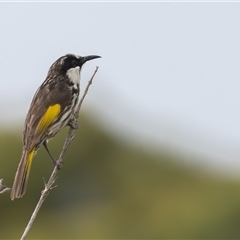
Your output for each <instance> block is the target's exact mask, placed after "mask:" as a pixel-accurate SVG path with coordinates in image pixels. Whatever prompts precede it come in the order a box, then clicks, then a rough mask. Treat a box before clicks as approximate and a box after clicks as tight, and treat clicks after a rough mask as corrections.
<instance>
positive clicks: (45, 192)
mask: <svg viewBox="0 0 240 240" xmlns="http://www.w3.org/2000/svg"><path fill="white" fill-rule="evenodd" d="M97 71H98V67H96V70H95V72H94V73H93V75H92V77H91V79H90V80H89V82H88V84H87V86H86V88H85V91H84V94H83V96H82V98H81V100H80V102H79V106H78V108H77V111H76V113H75V118H74V122H76V123H77V121H78V116H79V112H80V108H81V105H82V103H83V100H84V98H85V96H86V95H87V92H88V89H89V87H90V85H91V84H92V81H93V78H94V76H95V75H96V73H97ZM73 139H74V132H73V128H71V127H70V128H69V130H68V134H67V137H66V139H65V142H64V145H63V148H62V151H61V153H60V156H59V158H58V164H60V165H62V164H63V157H64V155H65V153H66V151H67V149H68V146H69V145H70V144H71V142H72V140H73ZM58 171H59V167H58V166H55V167H54V169H53V172H52V174H51V176H50V178H49V180H48V182H47V183H45V188H44V189H43V191H42V193H41V196H40V199H39V201H38V203H37V205H36V207H35V209H34V211H33V213H32V216H31V218H30V220H29V222H28V224H27V226H26V228H25V230H24V233H23V235H22V237H21V239H20V240H24V239H26V236H27V234H28V232H29V230H30V229H31V227H32V225H33V222H34V220H35V218H36V217H37V214H38V212H39V210H40V208H41V206H42V204H43V202H44V201H45V200H46V198H47V196H48V194H49V192H50V190H51V189H52V188H54V186H53V184H54V183H55V181H56V178H57V173H58Z"/></svg>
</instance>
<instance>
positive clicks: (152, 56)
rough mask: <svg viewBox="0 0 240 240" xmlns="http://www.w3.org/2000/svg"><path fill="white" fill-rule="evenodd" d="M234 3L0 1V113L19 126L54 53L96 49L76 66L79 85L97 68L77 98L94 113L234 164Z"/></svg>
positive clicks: (239, 29) (239, 43)
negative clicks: (91, 57)
mask: <svg viewBox="0 0 240 240" xmlns="http://www.w3.org/2000/svg"><path fill="white" fill-rule="evenodd" d="M239 12H240V3H210V2H209V3H183V2H182V3H96V2H95V3H81V2H80V3H0V34H1V35H0V53H1V54H0V112H1V116H0V122H3V123H4V124H6V125H7V124H16V123H17V124H19V126H22V124H23V121H24V117H25V115H26V112H27V110H28V106H29V104H30V101H31V99H32V96H33V94H34V92H35V91H36V89H37V87H38V86H39V85H40V84H41V82H42V81H43V80H44V79H45V76H46V73H47V71H48V68H49V66H50V65H51V64H52V62H53V61H55V60H56V59H57V58H58V57H60V56H61V55H64V54H66V53H74V54H79V55H88V54H97V55H101V56H102V59H98V60H95V61H91V62H89V63H88V64H86V66H85V67H84V69H83V71H82V84H83V86H85V84H86V82H87V80H88V79H89V77H90V75H91V74H92V72H93V71H94V69H95V66H96V65H98V66H99V67H100V68H99V72H98V73H97V76H96V78H95V82H94V85H93V86H92V87H91V90H90V93H89V95H88V96H87V99H86V101H85V103H84V108H85V110H87V111H89V112H90V113H91V114H92V118H93V119H94V121H95V122H99V123H100V124H101V125H104V127H105V128H107V129H109V130H110V131H115V132H116V133H118V134H121V135H122V136H124V137H125V138H126V139H131V140H132V141H135V140H136V139H137V141H141V142H143V143H144V142H145V141H146V142H150V143H153V144H154V145H155V146H156V147H158V146H159V148H162V147H166V148H168V149H169V150H173V149H175V150H176V151H179V152H182V153H187V154H193V155H196V156H198V157H197V158H195V159H197V160H196V161H199V162H197V164H203V165H204V166H207V167H211V168H213V169H220V170H224V169H226V170H234V171H236V172H238V173H239V172H240V147H239V146H240V111H239V108H240V68H239V64H240V14H239ZM10 94H11V97H10ZM16 103H17V105H16ZM11 119H15V120H14V121H13V120H11Z"/></svg>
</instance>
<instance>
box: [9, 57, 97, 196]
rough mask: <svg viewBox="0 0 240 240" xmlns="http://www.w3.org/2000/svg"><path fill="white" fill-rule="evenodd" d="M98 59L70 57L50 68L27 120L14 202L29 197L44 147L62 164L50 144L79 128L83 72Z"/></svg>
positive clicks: (62, 59) (14, 183) (15, 184)
mask: <svg viewBox="0 0 240 240" xmlns="http://www.w3.org/2000/svg"><path fill="white" fill-rule="evenodd" d="M95 58H100V56H97V55H90V56H85V57H81V56H78V55H74V54H66V55H64V56H62V57H60V58H59V59H57V60H56V61H55V62H54V63H53V64H52V65H51V67H50V68H49V71H48V74H47V77H46V79H45V81H44V82H43V83H42V85H41V86H40V87H39V88H38V89H37V91H36V93H35V95H34V97H33V100H32V103H31V105H30V108H29V110H28V114H27V116H26V120H25V126H24V131H23V150H22V156H21V160H20V162H19V165H18V168H17V172H16V175H15V178H14V182H13V186H12V190H11V199H12V200H13V199H14V198H20V197H22V196H23V195H24V194H25V192H26V188H27V182H28V177H29V172H30V168H31V164H32V160H33V157H34V155H35V154H36V153H37V150H38V149H39V147H40V146H41V145H43V146H44V148H45V149H46V150H47V152H48V154H49V156H50V158H51V160H52V161H53V163H54V164H55V165H56V164H58V162H57V161H56V160H55V159H54V158H53V157H52V155H51V153H50V151H49V149H48V147H47V142H48V141H49V140H50V139H51V138H53V137H54V136H55V135H56V134H57V133H58V132H59V131H60V130H61V129H62V128H64V127H65V126H67V125H68V126H71V127H73V128H75V127H76V126H74V125H73V118H74V113H75V111H76V109H77V106H78V103H79V89H80V87H79V84H80V72H81V69H82V66H83V64H84V63H86V62H87V61H89V60H92V59H95Z"/></svg>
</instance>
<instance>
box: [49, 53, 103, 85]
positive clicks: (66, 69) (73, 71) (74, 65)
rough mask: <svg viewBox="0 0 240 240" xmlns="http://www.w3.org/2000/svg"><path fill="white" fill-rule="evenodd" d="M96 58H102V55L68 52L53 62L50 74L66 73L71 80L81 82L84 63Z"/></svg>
mask: <svg viewBox="0 0 240 240" xmlns="http://www.w3.org/2000/svg"><path fill="white" fill-rule="evenodd" d="M95 58H100V56H97V55H89V56H85V57H82V56H79V55H75V54H66V55H64V56H62V57H60V58H59V59H57V60H56V61H55V62H54V63H53V64H52V66H51V67H50V69H49V73H48V75H50V74H51V75H52V74H58V75H64V76H67V77H68V78H69V80H70V81H71V82H74V83H77V82H79V78H80V71H81V68H82V66H83V65H84V63H86V62H87V61H90V60H93V59H95Z"/></svg>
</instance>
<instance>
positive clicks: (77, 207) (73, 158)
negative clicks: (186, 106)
mask: <svg viewBox="0 0 240 240" xmlns="http://www.w3.org/2000/svg"><path fill="white" fill-rule="evenodd" d="M80 124H81V128H80V129H79V130H78V131H76V137H75V139H74V141H73V142H72V144H71V145H70V147H69V149H68V151H67V153H66V155H65V161H64V162H65V163H64V167H63V168H62V169H61V170H60V171H59V174H58V179H57V181H56V184H57V185H58V187H56V188H54V189H53V190H52V191H51V193H50V195H49V196H48V198H47V200H46V201H45V203H44V205H43V206H42V209H41V210H40V213H39V215H38V216H37V219H36V221H35V223H34V225H33V228H32V229H31V231H30V233H29V236H28V238H29V239H51V238H52V239H53V238H54V239H60V238H61V239H71V238H72V239H73V238H75V239H76V238H78V239H84V238H85V239H86V238H88V239H89V238H92V239H93V238H98V239H107V238H111V239H122V238H125V239H126V238H127V239H137V238H139V239H140V238H142V239H143V238H145V239H146V238H148V239H149V238H151V239H154V238H155V239H160V238H182V239H190V238H191V239H193V238H201V239H203V238H208V239H212V238H228V239H230V238H240V228H239V225H240V182H238V181H233V180H227V179H224V178H221V177H220V176H213V175H211V174H210V173H207V172H204V171H203V170H201V171H200V170H197V169H196V168H195V169H192V168H190V167H186V166H184V165H181V164H179V162H181V161H179V160H180V157H179V156H174V155H173V156H170V155H168V154H166V153H164V151H162V152H161V151H160V152H158V153H156V152H151V151H147V150H144V149H142V148H141V147H139V148H137V147H133V146H130V143H129V142H127V143H124V142H121V141H119V140H117V138H115V137H113V136H110V135H109V134H107V133H105V132H104V131H103V130H101V129H100V128H99V127H96V126H95V125H93V124H91V123H89V121H88V119H87V118H86V117H81V121H80ZM0 133H1V135H0V178H3V179H4V182H5V184H6V185H7V186H9V187H11V184H12V182H13V178H14V174H15V171H16V168H17V165H18V162H19V159H20V156H21V148H22V142H21V132H20V131H12V132H9V131H8V132H6V131H3V130H1V132H0ZM66 134H67V129H65V130H63V131H62V132H61V133H60V134H59V135H57V136H56V137H55V138H54V140H52V141H51V142H50V144H49V147H50V149H51V151H52V153H53V155H54V156H57V155H58V154H59V152H60V150H61V148H62V145H63V142H64V139H65V136H66ZM52 169H53V165H52V163H51V161H50V159H49V157H48V155H47V153H46V151H45V150H44V149H43V148H40V150H39V151H38V154H37V155H36V156H35V158H34V162H33V166H32V169H31V173H30V179H29V184H28V190H27V193H26V195H25V196H24V197H23V198H21V199H16V200H14V201H11V200H10V197H9V194H3V195H0V239H4V238H5V239H10V238H19V237H20V236H21V234H22V232H23V230H24V228H25V227H26V224H27V222H28V220H29V218H30V216H31V213H32V211H33V209H34V207H35V205H36V203H37V201H38V199H39V196H40V192H41V190H42V189H43V187H44V186H43V185H44V183H43V177H44V178H45V179H46V180H47V179H48V178H49V175H50V173H51V172H52Z"/></svg>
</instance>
